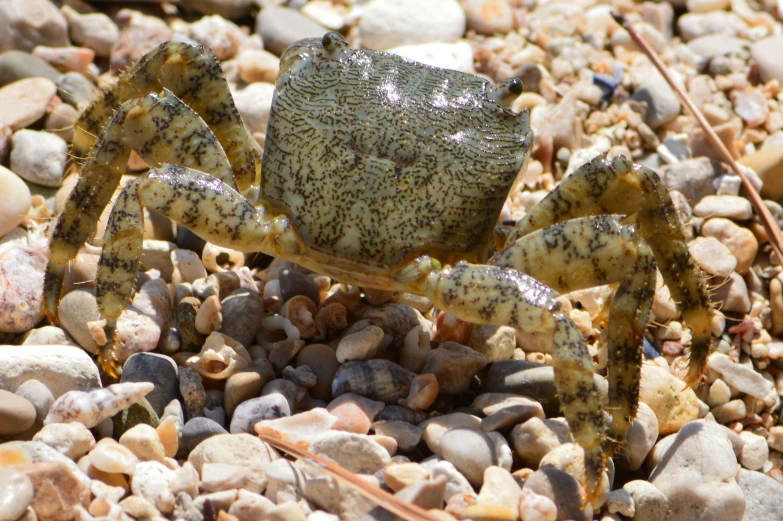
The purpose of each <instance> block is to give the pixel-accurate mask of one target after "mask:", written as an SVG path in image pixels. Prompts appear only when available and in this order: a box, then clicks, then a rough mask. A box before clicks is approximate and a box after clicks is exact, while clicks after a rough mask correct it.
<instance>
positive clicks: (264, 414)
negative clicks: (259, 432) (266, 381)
mask: <svg viewBox="0 0 783 521" xmlns="http://www.w3.org/2000/svg"><path fill="white" fill-rule="evenodd" d="M285 416H291V407H290V405H289V404H288V400H286V398H285V396H283V395H281V394H278V393H272V394H268V395H266V396H260V397H258V398H251V399H249V400H247V401H244V402H242V403H240V404H239V405H238V406H237V408H236V409H235V410H234V414H233V416H232V417H231V426H230V427H229V432H231V434H235V433H238V432H247V433H250V434H253V433H254V432H255V431H254V430H253V426H254V425H255V424H256V423H258V422H259V421H261V420H273V419H275V418H283V417H285Z"/></svg>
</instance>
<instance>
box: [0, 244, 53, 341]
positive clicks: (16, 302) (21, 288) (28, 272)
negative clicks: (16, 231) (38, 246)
mask: <svg viewBox="0 0 783 521" xmlns="http://www.w3.org/2000/svg"><path fill="white" fill-rule="evenodd" d="M45 265H46V256H45V255H44V254H43V252H41V251H40V250H38V251H36V250H33V249H28V248H26V247H24V248H11V249H10V250H7V251H5V252H4V253H0V331H3V332H8V333H21V332H23V331H27V330H28V329H32V328H33V327H34V326H35V325H36V324H37V323H38V322H40V320H41V319H42V318H43V294H42V291H41V287H42V286H43V270H44V266H45Z"/></svg>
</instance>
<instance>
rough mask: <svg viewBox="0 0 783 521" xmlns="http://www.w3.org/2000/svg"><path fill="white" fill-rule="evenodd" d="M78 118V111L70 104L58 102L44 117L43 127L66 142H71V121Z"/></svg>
mask: <svg viewBox="0 0 783 521" xmlns="http://www.w3.org/2000/svg"><path fill="white" fill-rule="evenodd" d="M78 118H79V111H78V110H76V109H75V108H74V107H73V106H72V105H69V104H67V103H60V104H59V105H56V106H55V107H54V108H53V109H52V110H51V112H49V113H48V114H47V115H46V117H45V118H44V129H45V130H46V131H48V132H51V133H52V134H54V135H55V136H58V137H60V138H62V139H63V141H65V142H66V143H68V144H71V143H72V142H73V132H74V130H73V122H74V121H76V120H77V119H78Z"/></svg>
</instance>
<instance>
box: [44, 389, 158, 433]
mask: <svg viewBox="0 0 783 521" xmlns="http://www.w3.org/2000/svg"><path fill="white" fill-rule="evenodd" d="M154 388H155V386H154V385H153V384H151V383H149V382H126V383H119V384H114V385H110V386H109V387H106V388H105V389H90V390H88V391H86V392H82V391H68V392H67V393H65V394H64V395H62V396H60V397H59V398H58V399H57V400H56V401H55V402H54V404H52V408H51V409H49V414H48V415H47V416H46V419H45V420H44V425H48V424H50V423H71V422H79V423H82V424H84V426H85V427H87V428H88V429H91V428H93V427H95V426H96V425H98V424H99V423H101V422H102V421H103V420H104V419H106V418H109V417H111V416H114V415H115V414H117V413H118V412H119V411H121V410H123V409H126V408H128V407H130V406H131V405H133V404H134V403H136V402H137V401H138V400H139V398H142V397H144V396H145V395H147V393H149V392H150V391H152V389H154Z"/></svg>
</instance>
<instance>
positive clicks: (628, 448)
mask: <svg viewBox="0 0 783 521" xmlns="http://www.w3.org/2000/svg"><path fill="white" fill-rule="evenodd" d="M656 441H658V418H656V416H655V413H654V412H653V410H652V409H650V407H649V406H648V405H647V404H646V403H644V402H639V408H638V409H637V411H636V417H635V418H634V419H633V421H632V422H631V425H630V427H629V428H628V433H627V434H626V441H625V443H624V444H623V447H622V449H621V452H620V454H619V458H618V460H619V461H620V462H621V463H622V464H623V465H624V466H625V467H626V468H628V469H630V470H638V469H639V468H641V466H642V463H644V459H645V458H646V457H647V454H649V452H650V450H652V448H653V447H654V446H655V442H656Z"/></svg>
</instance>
